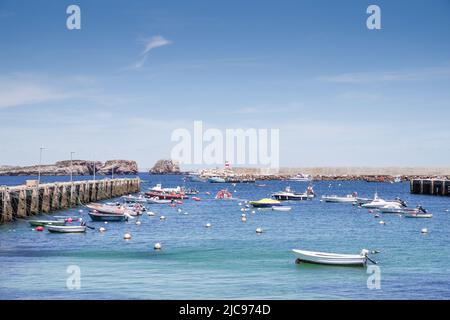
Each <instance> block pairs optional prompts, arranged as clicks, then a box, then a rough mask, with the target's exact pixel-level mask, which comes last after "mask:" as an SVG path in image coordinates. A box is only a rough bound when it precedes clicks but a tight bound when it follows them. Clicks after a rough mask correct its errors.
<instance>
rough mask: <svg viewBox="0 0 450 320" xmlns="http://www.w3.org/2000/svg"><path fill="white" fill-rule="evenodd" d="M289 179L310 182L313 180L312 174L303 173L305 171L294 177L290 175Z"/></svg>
mask: <svg viewBox="0 0 450 320" xmlns="http://www.w3.org/2000/svg"><path fill="white" fill-rule="evenodd" d="M288 180H290V181H301V182H308V181H312V176H311V175H309V174H303V173H299V174H297V175H295V176H293V177H290V178H289V179H288Z"/></svg>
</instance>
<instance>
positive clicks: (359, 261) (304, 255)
mask: <svg viewBox="0 0 450 320" xmlns="http://www.w3.org/2000/svg"><path fill="white" fill-rule="evenodd" d="M292 251H293V252H294V254H295V256H296V257H297V260H296V262H297V263H299V262H308V263H316V264H327V265H339V266H364V265H366V263H367V260H368V257H367V255H368V254H369V250H366V249H363V250H361V252H360V253H359V254H337V253H327V252H315V251H306V250H297V249H293V250H292Z"/></svg>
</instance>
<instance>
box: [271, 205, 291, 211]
mask: <svg viewBox="0 0 450 320" xmlns="http://www.w3.org/2000/svg"><path fill="white" fill-rule="evenodd" d="M291 209H292V207H285V206H274V207H272V210H274V211H291Z"/></svg>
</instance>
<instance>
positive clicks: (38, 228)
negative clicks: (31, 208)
mask: <svg viewBox="0 0 450 320" xmlns="http://www.w3.org/2000/svg"><path fill="white" fill-rule="evenodd" d="M36 231H39V232H41V231H44V227H43V226H39V227H37V228H36Z"/></svg>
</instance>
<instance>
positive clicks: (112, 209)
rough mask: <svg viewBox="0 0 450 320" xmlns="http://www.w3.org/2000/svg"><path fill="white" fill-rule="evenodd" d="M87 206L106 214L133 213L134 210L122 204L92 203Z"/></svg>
mask: <svg viewBox="0 0 450 320" xmlns="http://www.w3.org/2000/svg"><path fill="white" fill-rule="evenodd" d="M86 207H88V208H89V209H91V210H94V211H97V212H99V213H106V214H130V215H132V214H133V211H132V210H129V209H127V208H125V207H123V206H121V205H118V206H114V205H107V204H102V203H91V204H87V205H86Z"/></svg>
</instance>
